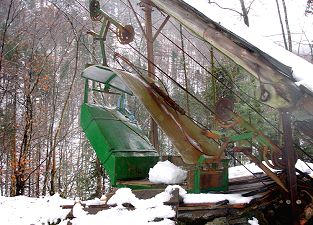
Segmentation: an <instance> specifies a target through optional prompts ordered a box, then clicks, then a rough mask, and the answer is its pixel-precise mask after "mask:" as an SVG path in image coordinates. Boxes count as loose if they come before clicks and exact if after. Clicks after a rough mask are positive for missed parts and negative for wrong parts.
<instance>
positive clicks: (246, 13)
mask: <svg viewBox="0 0 313 225" xmlns="http://www.w3.org/2000/svg"><path fill="white" fill-rule="evenodd" d="M239 1H240V6H241V11H242V17H243V21H244V22H245V24H246V25H247V26H248V27H249V25H250V24H249V17H248V11H247V8H246V6H245V2H244V0H239Z"/></svg>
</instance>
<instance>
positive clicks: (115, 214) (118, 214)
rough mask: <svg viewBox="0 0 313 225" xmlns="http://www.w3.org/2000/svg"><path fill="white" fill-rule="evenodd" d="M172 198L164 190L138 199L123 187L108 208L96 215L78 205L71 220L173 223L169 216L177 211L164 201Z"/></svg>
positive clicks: (79, 223) (76, 223) (78, 224)
mask: <svg viewBox="0 0 313 225" xmlns="http://www.w3.org/2000/svg"><path fill="white" fill-rule="evenodd" d="M170 198H171V195H170V193H168V192H166V191H165V192H162V193H160V194H158V195H156V196H155V197H153V198H150V199H146V200H145V199H138V198H137V197H136V196H135V195H134V194H133V193H132V191H131V189H129V188H121V189H118V190H117V191H116V193H115V194H114V195H113V196H112V197H111V198H110V199H109V201H108V202H107V204H108V205H110V206H111V208H110V209H108V210H103V211H100V212H98V213H97V214H95V215H89V214H86V213H85V211H83V212H81V211H80V210H81V208H80V207H81V206H80V205H79V203H76V204H75V206H74V209H75V207H76V206H77V205H78V207H77V208H78V209H79V210H78V211H77V212H79V213H77V214H76V213H75V214H74V216H75V217H76V218H74V219H72V220H71V223H72V224H73V225H86V224H102V223H104V222H105V224H112V225H113V224H114V225H123V224H125V225H126V224H127V225H128V224H139V225H141V224H142V225H143V224H158V225H173V224H174V222H173V221H172V220H170V219H169V218H172V217H175V211H174V210H173V209H172V208H171V206H167V205H164V204H163V203H164V202H166V201H168V200H169V199H170ZM124 203H128V204H131V205H133V206H134V207H135V209H134V210H128V209H127V208H125V207H124V206H123V204H124ZM156 218H163V220H162V221H159V222H154V220H155V219H156ZM61 224H62V225H66V224H67V221H63V222H62V223H61Z"/></svg>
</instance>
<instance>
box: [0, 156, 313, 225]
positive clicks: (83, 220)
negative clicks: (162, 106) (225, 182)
mask: <svg viewBox="0 0 313 225" xmlns="http://www.w3.org/2000/svg"><path fill="white" fill-rule="evenodd" d="M166 164H168V163H165V165H166ZM161 165H162V164H161ZM308 165H309V167H311V168H313V164H312V163H308V164H306V163H304V162H303V161H301V160H298V162H297V164H296V167H297V168H298V169H300V170H301V171H303V172H305V173H312V170H311V169H310V168H309V167H308ZM245 166H246V167H247V168H248V169H249V170H250V171H252V172H253V173H256V172H262V171H261V170H260V169H259V168H258V167H257V166H256V165H255V164H247V165H245ZM165 167H166V166H165ZM163 169H164V168H161V169H160V171H163V172H164V170H163ZM160 171H159V172H160ZM249 175H251V173H250V172H249V171H247V170H246V168H245V167H243V166H236V167H231V168H229V176H230V178H235V177H239V176H249ZM176 188H178V189H179V195H180V196H181V198H182V200H183V202H184V203H186V204H188V203H214V202H219V201H223V200H229V202H230V204H237V203H249V202H250V201H251V200H252V198H251V197H242V196H241V195H240V194H212V193H206V194H204V193H203V194H188V193H187V191H186V190H184V189H183V188H182V187H180V186H178V185H169V186H168V187H167V188H166V189H165V190H164V192H162V193H160V194H158V195H156V196H154V197H152V198H150V199H138V198H137V197H136V196H135V195H134V194H133V193H132V191H131V190H130V189H129V188H121V189H118V190H117V191H116V193H115V194H114V195H113V196H112V197H111V198H110V199H109V200H108V202H107V204H108V205H110V206H111V207H110V208H109V209H108V210H103V211H100V212H98V213H97V214H95V215H90V214H88V213H86V212H85V211H84V210H83V208H82V205H81V203H80V201H79V200H78V199H77V200H75V201H74V200H66V199H62V198H61V197H60V196H59V195H58V194H56V195H54V196H51V197H41V198H29V197H25V196H18V197H3V196H0V218H1V225H16V224H19V225H30V224H34V225H46V224H48V223H52V222H57V221H58V219H59V220H61V223H60V224H61V225H67V222H68V220H66V219H65V217H66V215H67V214H68V213H69V212H70V210H69V209H62V208H61V207H60V206H62V205H73V204H75V205H74V207H73V215H74V216H75V217H76V218H74V219H72V220H71V223H72V224H73V225H86V224H102V223H105V224H108V225H110V224H112V225H113V224H114V225H123V224H125V225H126V224H127V225H128V224H138V225H144V224H146V225H148V224H149V225H150V224H151V225H174V224H175V223H174V221H172V220H170V218H173V217H175V211H174V210H173V209H172V208H171V206H168V205H164V202H166V201H168V200H169V199H170V198H171V193H172V191H173V190H174V189H176ZM82 203H84V204H86V205H100V204H103V202H101V201H100V200H99V199H94V200H89V201H84V202H82ZM124 203H128V204H131V205H133V206H134V209H133V210H131V211H129V210H128V209H127V208H126V207H124ZM156 218H161V219H162V218H163V220H161V221H159V222H154V220H155V219H156ZM249 223H250V224H252V225H257V224H258V221H257V219H255V218H252V220H249Z"/></svg>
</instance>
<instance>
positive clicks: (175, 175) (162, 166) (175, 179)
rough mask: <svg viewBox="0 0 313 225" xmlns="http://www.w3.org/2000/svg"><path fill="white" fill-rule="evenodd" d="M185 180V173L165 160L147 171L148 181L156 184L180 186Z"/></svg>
mask: <svg viewBox="0 0 313 225" xmlns="http://www.w3.org/2000/svg"><path fill="white" fill-rule="evenodd" d="M186 178H187V171H185V170H183V169H181V168H179V167H177V166H175V165H174V164H173V163H171V162H170V161H168V160H166V161H163V162H158V163H157V164H156V165H155V166H154V167H153V168H150V171H149V180H150V181H151V182H152V183H156V184H161V183H163V184H180V183H182V182H184V180H186Z"/></svg>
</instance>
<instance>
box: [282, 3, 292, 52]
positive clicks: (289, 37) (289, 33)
mask: <svg viewBox="0 0 313 225" xmlns="http://www.w3.org/2000/svg"><path fill="white" fill-rule="evenodd" d="M282 3H283V8H284V13H285V23H286V30H287V36H288V50H289V51H291V52H292V40H291V32H290V28H289V22H288V15H287V7H286V2H285V0H282Z"/></svg>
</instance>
